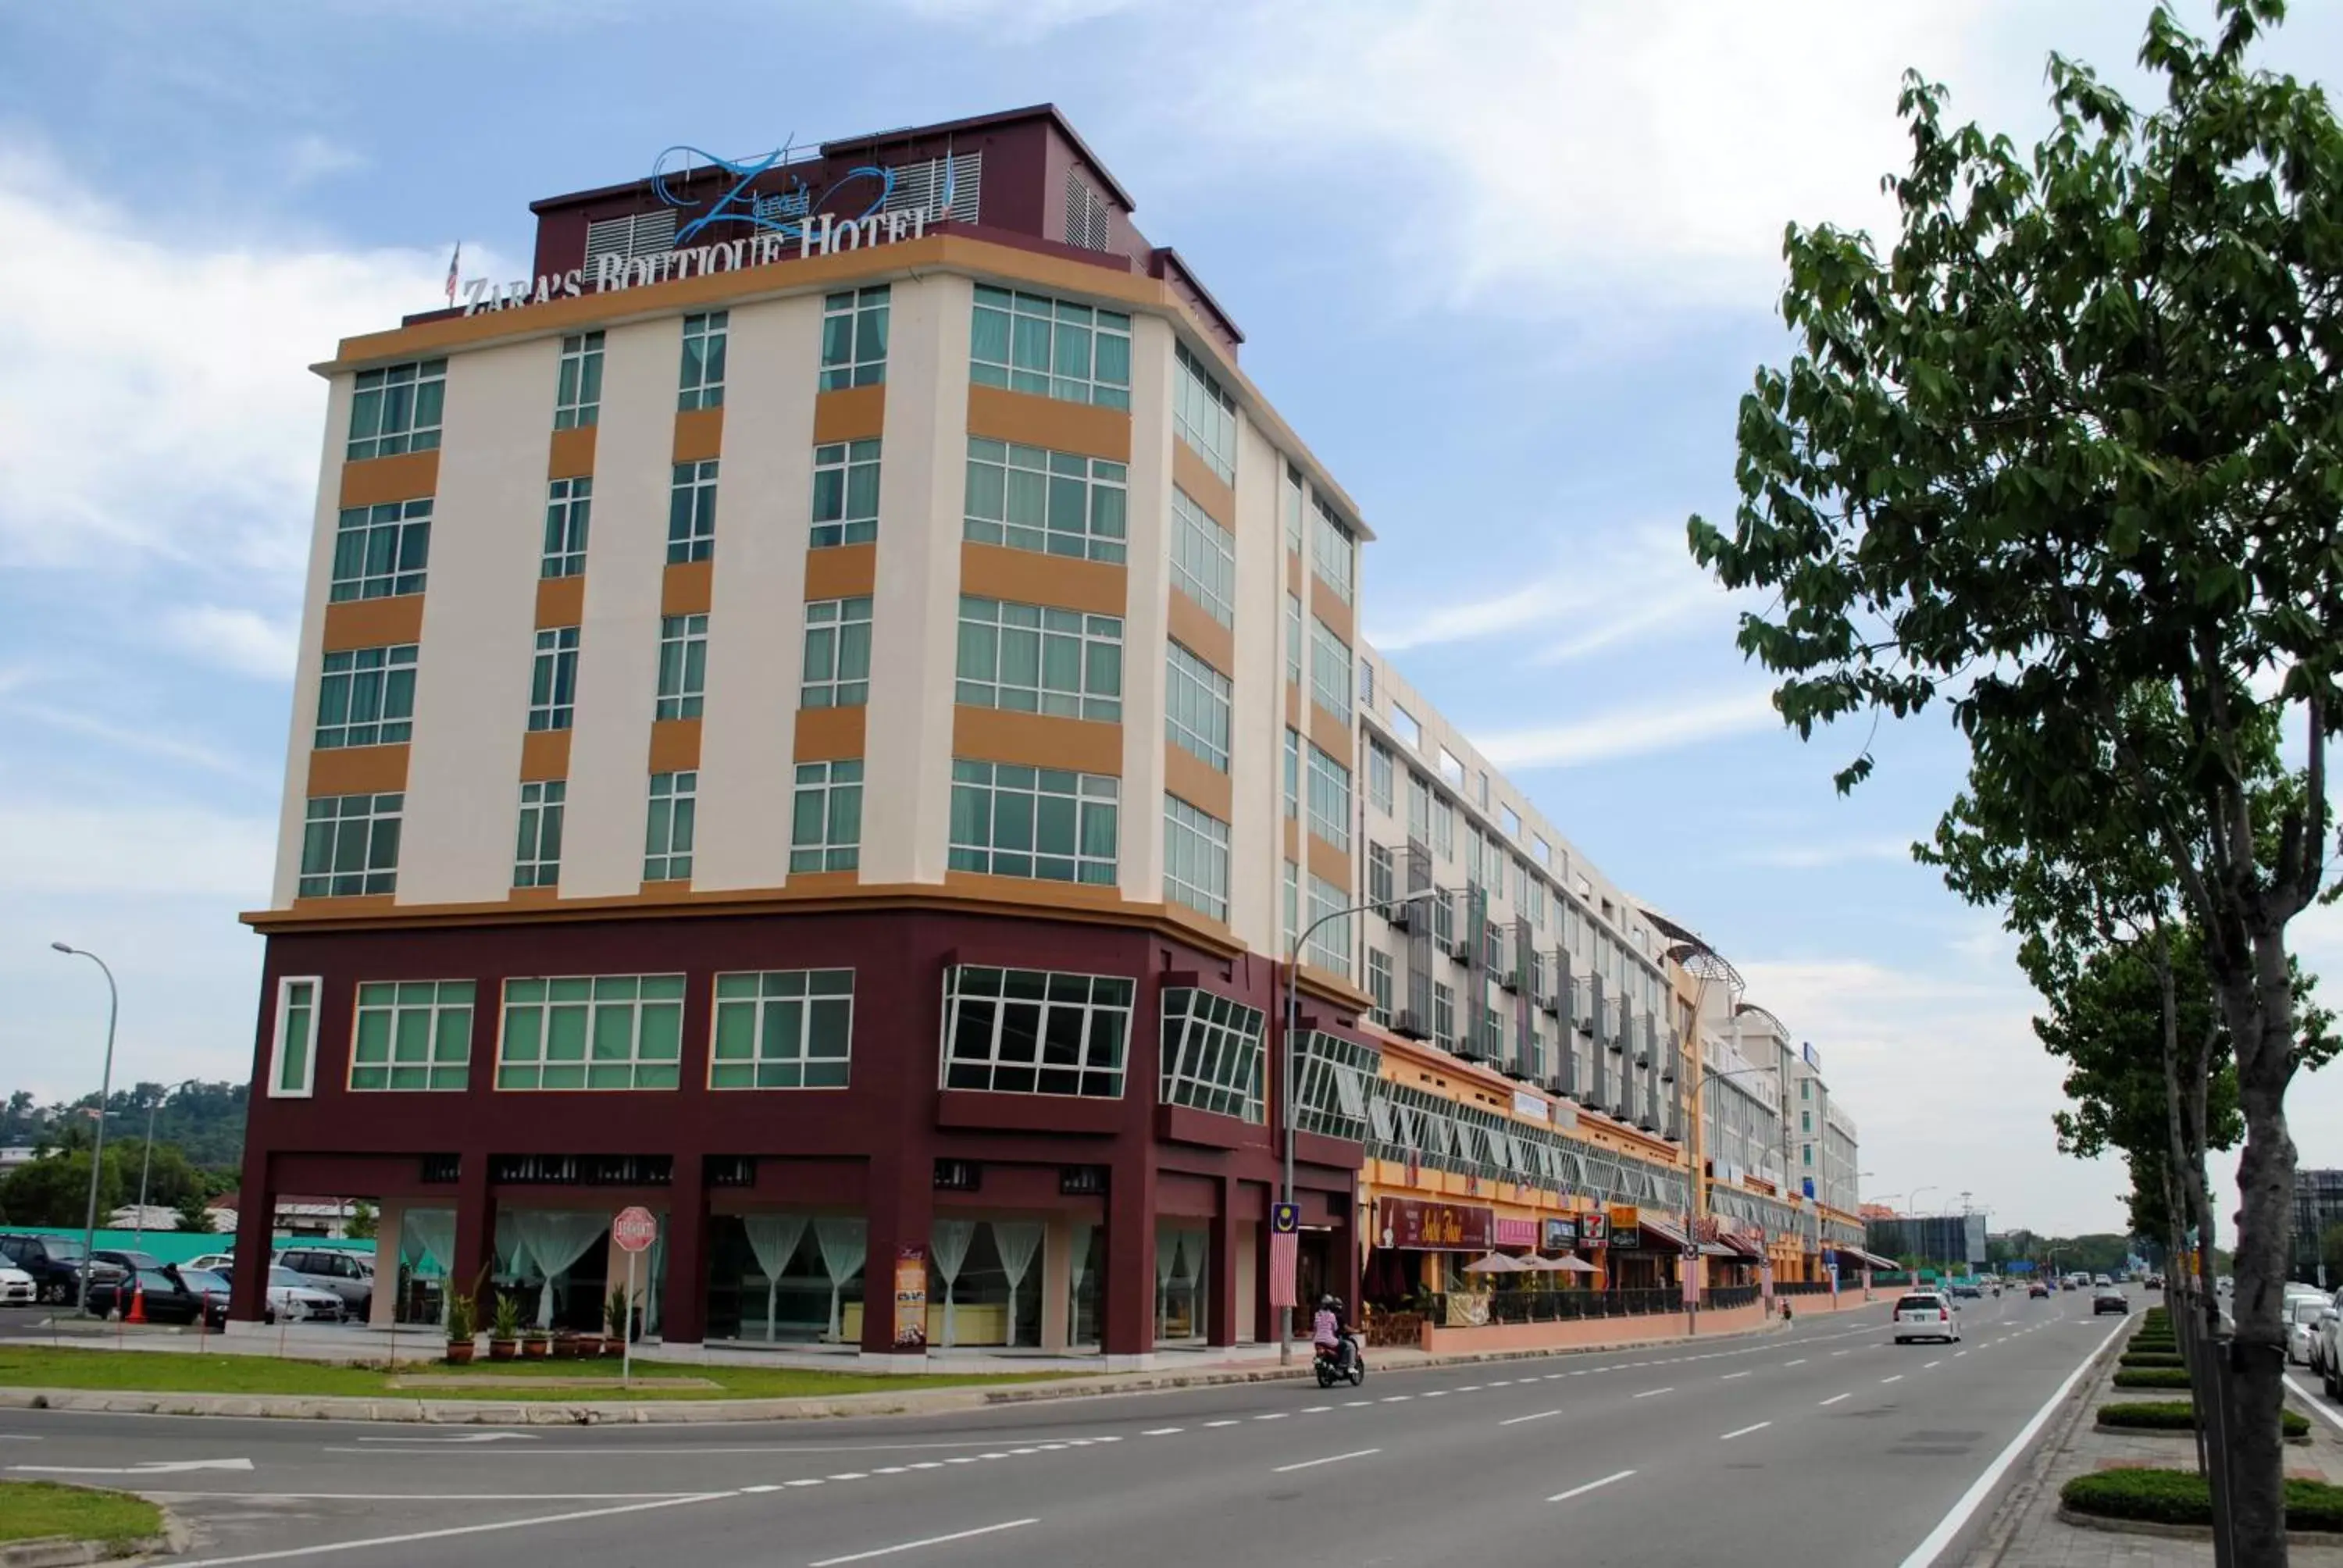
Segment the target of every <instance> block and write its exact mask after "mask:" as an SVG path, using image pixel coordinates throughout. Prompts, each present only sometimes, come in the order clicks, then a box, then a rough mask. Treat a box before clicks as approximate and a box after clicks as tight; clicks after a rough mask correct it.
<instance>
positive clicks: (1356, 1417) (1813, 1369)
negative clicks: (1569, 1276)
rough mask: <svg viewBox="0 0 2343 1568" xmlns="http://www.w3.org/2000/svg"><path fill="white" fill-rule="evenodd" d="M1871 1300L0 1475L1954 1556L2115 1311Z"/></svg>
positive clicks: (1451, 1538) (924, 1519) (431, 1542)
mask: <svg viewBox="0 0 2343 1568" xmlns="http://www.w3.org/2000/svg"><path fill="white" fill-rule="evenodd" d="M2136 1294H2137V1293H2136ZM1891 1299H1892V1298H1888V1297H1885V1296H1883V1299H1882V1301H1881V1302H1880V1303H1879V1304H1878V1305H1877V1306H1875V1307H1873V1308H1870V1309H1867V1310H1865V1311H1862V1312H1846V1313H1841V1314H1839V1315H1837V1316H1835V1317H1832V1318H1817V1319H1814V1320H1810V1321H1809V1322H1805V1323H1801V1324H1799V1325H1798V1326H1797V1327H1796V1328H1795V1329H1794V1330H1792V1331H1790V1332H1785V1333H1775V1334H1769V1335H1765V1336H1753V1337H1749V1338H1744V1339H1737V1340H1724V1341H1717V1342H1712V1343H1708V1344H1704V1345H1700V1346H1696V1347H1691V1346H1688V1347H1683V1348H1667V1349H1647V1350H1644V1351H1627V1352H1614V1353H1610V1354H1604V1355H1574V1356H1558V1357H1553V1358H1546V1359H1541V1360H1534V1361H1518V1362H1497V1363H1487V1364H1483V1365H1480V1366H1474V1367H1463V1368H1446V1369H1439V1370H1433V1371H1425V1372H1411V1373H1393V1374H1387V1375H1378V1374H1373V1373H1371V1375H1370V1376H1369V1378H1368V1380H1367V1383H1366V1386H1365V1387H1364V1388H1363V1389H1358V1390H1350V1389H1347V1388H1343V1389H1336V1390H1334V1391H1332V1392H1322V1391H1320V1390H1319V1389H1318V1388H1317V1387H1316V1385H1315V1384H1314V1383H1311V1384H1292V1383H1265V1384H1262V1383H1256V1384H1245V1385H1239V1386H1235V1387H1229V1388H1215V1389H1207V1390H1198V1391H1195V1392H1182V1393H1168V1394H1150V1395H1128V1396H1120V1397H1113V1398H1101V1399H1091V1400H1081V1401H1065V1402H1050V1403H1042V1404H1035V1405H1024V1406H1013V1407H1005V1408H1000V1409H993V1410H986V1411H980V1412H967V1413H964V1414H958V1415H950V1416H935V1417H895V1418H884V1419H872V1420H861V1421H839V1422H821V1423H820V1424H809V1423H804V1422H788V1423H773V1424H759V1425H745V1424H726V1425H713V1426H686V1427H657V1428H643V1427H632V1428H617V1427H603V1428H578V1429H559V1430H547V1429H543V1428H538V1429H533V1430H528V1431H509V1432H507V1431H497V1430H487V1429H477V1428H475V1429H462V1430H454V1431H450V1430H447V1429H434V1428H419V1427H398V1426H387V1425H379V1424H374V1423H357V1422H275V1421H232V1420H217V1419H194V1418H176V1417H155V1416H100V1415H87V1414H78V1413H72V1412H0V1474H6V1475H9V1476H11V1477H25V1478H30V1477H34V1476H41V1475H46V1476H52V1477H54V1478H55V1479H58V1480H83V1481H87V1482H90V1483H96V1484H102V1485H113V1486H125V1487H129V1488H131V1489H134V1490H136V1491H140V1492H145V1493H148V1494H149V1495H152V1496H155V1497H157V1498H159V1499H161V1500H163V1501H166V1502H167V1503H170V1504H171V1505H172V1506H173V1508H174V1509H175V1510H176V1512H177V1513H179V1514H180V1515H181V1517H183V1518H184V1519H186V1521H187V1522H188V1523H189V1524H190V1525H191V1526H192V1527H193V1529H194V1531H195V1533H196V1543H195V1546H194V1549H193V1550H192V1551H191V1552H190V1553H189V1554H188V1556H187V1558H186V1561H187V1562H190V1563H211V1564H218V1565H222V1568H225V1565H226V1564H228V1563H261V1562H286V1563H304V1562H335V1561H342V1560H347V1561H348V1562H350V1563H353V1564H354V1565H356V1564H364V1563H369V1562H380V1563H397V1564H400V1565H402V1568H404V1565H407V1564H414V1565H417V1568H457V1565H459V1564H490V1563H493V1564H496V1565H498V1568H508V1565H509V1563H512V1562H513V1561H514V1560H515V1559H516V1557H519V1558H521V1559H523V1560H526V1561H529V1562H549V1563H563V1564H565V1565H569V1564H577V1565H589V1568H619V1565H643V1568H671V1565H674V1564H680V1563H689V1564H691V1565H692V1568H732V1565H736V1564H737V1565H741V1568H747V1565H749V1564H754V1565H756V1568H775V1565H782V1568H789V1565H797V1568H842V1565H843V1564H846V1563H860V1562H881V1561H883V1562H886V1563H902V1564H905V1565H906V1568H911V1565H914V1564H916V1565H919V1568H928V1565H930V1564H1007V1563H1017V1564H1039V1565H1049V1568H1055V1565H1061V1564H1062V1565H1065V1568H1077V1565H1080V1568H1091V1565H1095V1564H1101V1563H1111V1564H1113V1565H1114V1568H1151V1565H1153V1564H1164V1565H1167V1568H1169V1565H1173V1564H1177V1565H1178V1568H1194V1565H1195V1564H1198V1563H1205V1564H1212V1565H1223V1564H1243V1563H1279V1564H1281V1565H1286V1564H1316V1563H1326V1564H1341V1565H1342V1568H1360V1565H1365V1564H1429V1563H1452V1562H1459V1561H1466V1560H1485V1561H1489V1562H1550V1561H1556V1560H1561V1559H1564V1558H1566V1559H1567V1560H1568V1561H1570V1562H1571V1563H1584V1564H1608V1563H1618V1564H1627V1563H1634V1564H1637V1565H1639V1568H1669V1565H1675V1564H1683V1565H1685V1568H1691V1565H1694V1564H1708V1563H1725V1562H1733V1561H1742V1562H1755V1563H1764V1562H1775V1561H1789V1560H1794V1559H1795V1560H1802V1561H1815V1562H1826V1563H1849V1564H1863V1565H1865V1568H1872V1565H1889V1564H1908V1565H1911V1568H1917V1565H1918V1564H1921V1563H1927V1562H1932V1561H1938V1560H1941V1561H1944V1562H1946V1563H1950V1562H1953V1561H1956V1560H1957V1553H1956V1552H1954V1551H1949V1550H1944V1549H1945V1548H1946V1547H1950V1546H1957V1545H1965V1544H1966V1537H1967V1535H1968V1534H1972V1533H1974V1531H1975V1529H1976V1526H1977V1525H1980V1524H1982V1523H1983V1522H1984V1519H1985V1517H1986V1513H1989V1509H1978V1510H1976V1512H1975V1515H1974V1518H1973V1519H1971V1520H1970V1523H1969V1526H1968V1530H1967V1531H1966V1533H1965V1532H1963V1531H1961V1530H1960V1529H1959V1528H1958V1527H1959V1524H1960V1522H1961V1520H1962V1519H1964V1518H1967V1517H1969V1516H1968V1515H1966V1514H1964V1513H1962V1505H1963V1504H1964V1500H1965V1494H1968V1493H1972V1492H1976V1493H1977V1494H1978V1496H1977V1501H1980V1502H1982V1501H1985V1500H1986V1496H1985V1494H1986V1493H1987V1492H1989V1490H1990V1483H1991V1479H1992V1478H1993V1477H1994V1476H1995V1475H1996V1474H1998V1471H1997V1470H1996V1463H1997V1462H1998V1461H1999V1460H2000V1458H2001V1456H2002V1455H2003V1454H2004V1452H2005V1451H2006V1450H2007V1449H2008V1448H2009V1446H2010V1445H2011V1443H2012V1442H2013V1440H2014V1439H2016V1438H2017V1437H2018V1436H2019V1435H2020V1433H2021V1432H2023V1430H2024V1429H2026V1426H2027V1424H2028V1422H2031V1421H2032V1420H2033V1419H2034V1418H2035V1417H2036V1414H2037V1412H2042V1411H2043V1410H2045V1409H2046V1406H2047V1404H2048V1403H2049V1402H2051V1401H2053V1399H2054V1397H2055V1395H2056V1392H2057V1391H2058V1390H2059V1389H2060V1387H2061V1386H2062V1385H2063V1384H2064V1383H2065V1382H2066V1380H2067V1378H2068V1376H2069V1374H2070V1373H2072V1372H2075V1371H2076V1370H2077V1368H2078V1367H2080V1366H2081V1364H2082V1363H2083V1362H2085V1361H2086V1360H2087V1358H2088V1357H2089V1356H2090V1354H2091V1353H2092V1352H2094V1351H2095V1350H2097V1348H2098V1347H2099V1346H2100V1345H2101V1344H2103V1343H2104V1342H2106V1341H2107V1338H2108V1337H2109V1336H2110V1335H2111V1334H2112V1333H2114V1332H2117V1330H2118V1329H2119V1328H2120V1327H2121V1326H2122V1325H2119V1324H2117V1323H2115V1322H2111V1321H2109V1320H2107V1319H2104V1318H2101V1319H2094V1318H2093V1317H2092V1316H2091V1314H2090V1310H2089V1302H2088V1298H2087V1296H2083V1295H2059V1296H2054V1297H2052V1298H2050V1299H2049V1300H2047V1301H2040V1302H2030V1301H2027V1300H2026V1298H2024V1297H2023V1296H2006V1297H2004V1298H2001V1299H1999V1300H1993V1299H1986V1300H1984V1301H1980V1302H1967V1303H1965V1306H1966V1310H1965V1311H1964V1312H1963V1313H1962V1314H1961V1315H1962V1320H1963V1322H1962V1328H1963V1331H1964V1340H1963V1342H1961V1343H1958V1344H1950V1345H1941V1346H1939V1345H1911V1346H1897V1345H1896V1344H1894V1343H1893V1342H1892V1339H1891V1336H1890V1334H1889V1332H1887V1327H1886V1323H1887V1313H1888V1309H1889V1302H1890V1300H1891ZM2134 1304H2135V1310H2137V1308H2138V1307H2139V1306H2143V1305H2145V1304H2147V1302H2146V1298H2145V1297H2138V1298H2137V1299H2136V1301H2135V1303H2134ZM2127 1322H2128V1320H2127ZM166 1467H167V1468H166ZM1956 1537H1958V1539H1956ZM1940 1551H1941V1552H1942V1556H1941V1558H1939V1556H1938V1555H1937V1553H1939V1552H1940Z"/></svg>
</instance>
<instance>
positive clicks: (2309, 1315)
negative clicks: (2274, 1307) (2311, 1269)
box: [2286, 1295, 2335, 1366]
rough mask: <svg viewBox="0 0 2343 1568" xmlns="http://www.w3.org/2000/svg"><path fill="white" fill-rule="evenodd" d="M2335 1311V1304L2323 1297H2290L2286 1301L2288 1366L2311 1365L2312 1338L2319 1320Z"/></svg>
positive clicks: (2316, 1330)
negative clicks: (2292, 1364)
mask: <svg viewBox="0 0 2343 1568" xmlns="http://www.w3.org/2000/svg"><path fill="white" fill-rule="evenodd" d="M2334 1310H2335V1303H2334V1302H2332V1301H2330V1300H2329V1299H2328V1298H2327V1297H2326V1296H2323V1295H2317V1296H2288V1298H2287V1301H2286V1359H2287V1362H2288V1364H2291V1363H2293V1362H2301V1363H2302V1364H2303V1365H2304V1366H2308V1365H2309V1364H2310V1342H2311V1336H2312V1335H2314V1334H2316V1333H2317V1332H2318V1320H2319V1319H2320V1318H2321V1317H2323V1316H2325V1315H2326V1314H2327V1313H2328V1312H2333V1311H2334Z"/></svg>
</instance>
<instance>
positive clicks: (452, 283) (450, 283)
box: [447, 239, 464, 305]
mask: <svg viewBox="0 0 2343 1568" xmlns="http://www.w3.org/2000/svg"><path fill="white" fill-rule="evenodd" d="M463 259H464V242H463V241H462V240H460V239H459V240H458V241H457V242H456V248H455V250H454V251H453V252H451V253H450V254H449V255H448V257H447V303H448V304H450V305H453V304H455V303H456V276H457V268H458V266H459V265H460V264H461V263H462V261H463Z"/></svg>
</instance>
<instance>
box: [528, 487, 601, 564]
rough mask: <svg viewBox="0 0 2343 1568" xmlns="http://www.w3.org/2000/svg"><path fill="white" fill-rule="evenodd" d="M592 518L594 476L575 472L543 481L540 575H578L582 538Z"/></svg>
mask: <svg viewBox="0 0 2343 1568" xmlns="http://www.w3.org/2000/svg"><path fill="white" fill-rule="evenodd" d="M593 518H594V477H593V476H592V475H591V474H578V475H576V476H573V477H569V478H567V479H548V480H547V481H546V483H545V550H544V553H543V555H542V556H541V557H540V558H539V559H538V573H537V575H538V576H539V577H540V578H574V577H582V576H584V575H585V571H586V539H587V535H588V532H589V530H590V529H591V528H592V524H593Z"/></svg>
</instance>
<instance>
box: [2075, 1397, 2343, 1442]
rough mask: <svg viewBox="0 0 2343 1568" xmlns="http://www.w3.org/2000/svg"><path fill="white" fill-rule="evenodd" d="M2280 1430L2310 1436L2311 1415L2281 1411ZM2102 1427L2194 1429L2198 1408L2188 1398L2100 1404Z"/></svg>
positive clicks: (2293, 1434)
mask: <svg viewBox="0 0 2343 1568" xmlns="http://www.w3.org/2000/svg"><path fill="white" fill-rule="evenodd" d="M2099 1424H2100V1425H2101V1426H2127V1427H2132V1428H2135V1429H2137V1430H2139V1431H2144V1432H2192V1431H2194V1430H2195V1429H2196V1426H2197V1407H2196V1406H2195V1405H2194V1404H2192V1403H2191V1402H2188V1401H2187V1400H2185V1399H2155V1400H2131V1401H2127V1402H2124V1403H2121V1404H2103V1405H2101V1406H2099ZM2278 1430H2279V1431H2280V1432H2283V1433H2284V1434H2285V1435H2287V1436H2288V1437H2308V1436H2309V1435H2310V1418H2309V1417H2308V1416H2307V1415H2305V1414H2303V1413H2302V1412H2300V1411H2298V1410H2284V1409H2282V1410H2280V1411H2279V1412H2278Z"/></svg>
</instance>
